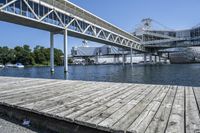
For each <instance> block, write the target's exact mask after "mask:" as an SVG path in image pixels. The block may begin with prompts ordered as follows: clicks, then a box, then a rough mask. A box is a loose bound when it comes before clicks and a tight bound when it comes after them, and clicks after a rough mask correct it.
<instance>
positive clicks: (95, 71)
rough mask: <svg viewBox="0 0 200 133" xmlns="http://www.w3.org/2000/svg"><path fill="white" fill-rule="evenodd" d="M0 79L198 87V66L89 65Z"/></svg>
mask: <svg viewBox="0 0 200 133" xmlns="http://www.w3.org/2000/svg"><path fill="white" fill-rule="evenodd" d="M0 75H1V76H14V77H31V78H51V79H70V80H86V81H106V82H123V83H144V84H172V85H186V86H200V64H176V65H175V64H174V65H152V66H151V65H148V66H144V65H134V66H133V67H131V66H130V65H127V66H125V67H123V66H122V65H89V66H69V73H68V74H67V75H66V74H64V72H63V67H56V68H55V73H54V74H51V73H50V72H49V67H28V68H22V69H17V68H4V69H0Z"/></svg>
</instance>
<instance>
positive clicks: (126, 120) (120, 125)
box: [111, 87, 163, 132]
mask: <svg viewBox="0 0 200 133" xmlns="http://www.w3.org/2000/svg"><path fill="white" fill-rule="evenodd" d="M162 89H163V88H161V87H158V88H156V89H154V90H153V91H152V92H151V93H150V94H149V95H147V96H146V97H145V98H144V99H142V100H141V101H140V102H139V103H138V104H137V105H136V106H135V107H133V108H132V109H131V110H130V111H129V112H128V113H127V114H125V115H124V116H123V117H122V118H121V119H120V120H119V121H117V122H116V123H115V124H114V125H113V126H112V127H111V128H112V130H114V131H122V132H126V130H127V128H128V127H129V126H130V125H131V124H132V123H133V122H134V121H135V119H136V118H137V117H138V116H139V115H140V114H141V113H142V112H143V111H144V110H145V108H146V107H147V106H148V105H149V104H150V103H151V102H152V100H153V99H154V98H155V97H156V96H158V95H161V94H162ZM160 92H161V93H160Z"/></svg>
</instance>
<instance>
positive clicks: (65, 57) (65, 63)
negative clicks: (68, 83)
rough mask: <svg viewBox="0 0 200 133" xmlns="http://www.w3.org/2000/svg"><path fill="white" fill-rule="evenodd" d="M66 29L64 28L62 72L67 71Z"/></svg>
mask: <svg viewBox="0 0 200 133" xmlns="http://www.w3.org/2000/svg"><path fill="white" fill-rule="evenodd" d="M67 37H68V36H67V29H65V30H64V72H65V73H66V72H68V49H67V47H68V44H67V43H68V40H67Z"/></svg>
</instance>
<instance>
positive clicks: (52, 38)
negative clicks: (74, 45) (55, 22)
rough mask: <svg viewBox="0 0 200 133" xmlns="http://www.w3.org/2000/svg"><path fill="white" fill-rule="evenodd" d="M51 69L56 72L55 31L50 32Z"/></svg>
mask: <svg viewBox="0 0 200 133" xmlns="http://www.w3.org/2000/svg"><path fill="white" fill-rule="evenodd" d="M50 69H51V70H50V71H51V72H54V33H53V32H51V33H50Z"/></svg>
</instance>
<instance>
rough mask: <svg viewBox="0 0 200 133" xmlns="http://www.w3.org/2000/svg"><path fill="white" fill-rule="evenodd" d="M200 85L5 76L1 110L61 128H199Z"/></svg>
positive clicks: (190, 132)
mask: <svg viewBox="0 0 200 133" xmlns="http://www.w3.org/2000/svg"><path fill="white" fill-rule="evenodd" d="M199 109H200V88H197V87H190V86H171V85H150V84H132V83H109V82H91V81H69V80H67V81H65V80H52V79H31V78H13V77H0V113H1V114H5V115H7V116H9V117H11V118H15V119H18V120H21V121H23V120H24V119H28V120H30V124H31V125H34V126H37V127H43V128H47V129H48V130H51V131H57V132H87V133H88V132H91V133H92V132H99V133H100V132H128V133H136V132H137V133H144V132H145V133H155V132H159V133H162V132H170V133H172V132H174V133H194V132H196V133H197V132H200V114H199V113H200V110H199Z"/></svg>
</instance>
